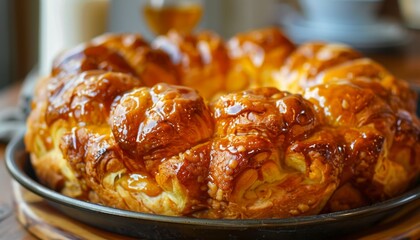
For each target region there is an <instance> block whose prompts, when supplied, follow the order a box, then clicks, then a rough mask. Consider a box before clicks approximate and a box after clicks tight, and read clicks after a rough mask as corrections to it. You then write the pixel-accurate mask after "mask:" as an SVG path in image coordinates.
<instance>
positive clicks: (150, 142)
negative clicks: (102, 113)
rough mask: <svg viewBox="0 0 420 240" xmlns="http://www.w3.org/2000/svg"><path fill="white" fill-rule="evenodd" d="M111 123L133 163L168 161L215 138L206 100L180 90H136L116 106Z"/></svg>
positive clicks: (159, 87)
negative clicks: (136, 160) (138, 161)
mask: <svg viewBox="0 0 420 240" xmlns="http://www.w3.org/2000/svg"><path fill="white" fill-rule="evenodd" d="M111 119H112V120H111V121H112V122H111V127H112V132H113V134H114V136H115V139H116V141H117V142H118V144H119V145H120V147H121V148H122V149H123V150H124V151H125V152H126V153H127V154H129V155H130V156H131V157H132V158H134V159H152V160H160V159H162V158H168V157H171V156H173V155H175V154H177V153H179V152H182V151H185V150H187V149H189V148H191V147H192V146H194V145H195V144H198V143H201V142H203V141H206V140H208V139H209V138H210V137H211V136H212V134H213V120H212V118H211V116H210V111H209V110H208V108H207V106H206V105H205V104H204V101H203V99H202V98H201V97H200V96H199V95H198V94H197V92H196V91H195V90H193V89H191V88H186V87H181V86H172V85H167V84H157V85H155V86H154V87H152V88H151V89H149V88H139V89H134V90H133V91H131V92H129V93H127V94H125V95H124V96H123V97H122V98H121V100H120V101H119V102H118V103H117V104H116V105H115V107H114V108H113V110H112V113H111Z"/></svg>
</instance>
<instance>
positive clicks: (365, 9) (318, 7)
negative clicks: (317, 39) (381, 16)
mask: <svg viewBox="0 0 420 240" xmlns="http://www.w3.org/2000/svg"><path fill="white" fill-rule="evenodd" d="M299 3H300V6H301V8H302V10H303V14H304V16H305V18H306V19H307V20H308V21H310V22H312V23H316V24H319V25H326V26H327V25H330V26H332V25H367V24H373V23H375V22H376V20H377V18H378V11H379V8H380V6H381V3H382V0H299Z"/></svg>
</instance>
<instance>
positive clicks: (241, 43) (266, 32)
mask: <svg viewBox="0 0 420 240" xmlns="http://www.w3.org/2000/svg"><path fill="white" fill-rule="evenodd" d="M227 49H228V53H229V56H230V58H231V59H232V66H231V68H230V71H229V75H228V77H227V79H226V81H227V83H226V90H227V91H228V92H232V91H239V90H244V89H247V88H254V87H265V86H276V83H275V79H273V75H272V72H273V71H275V70H277V69H279V68H280V67H281V66H282V65H283V64H284V62H285V61H286V58H287V57H288V55H289V54H290V53H291V52H292V51H293V50H294V49H295V46H294V44H293V43H292V42H291V41H290V40H289V39H288V38H287V37H286V36H285V35H284V34H283V33H282V32H281V31H280V30H279V29H278V28H266V29H260V30H257V31H249V32H246V33H241V34H238V35H236V36H234V37H233V38H231V39H230V40H229V41H228V42H227Z"/></svg>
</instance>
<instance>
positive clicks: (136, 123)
mask: <svg viewBox="0 0 420 240" xmlns="http://www.w3.org/2000/svg"><path fill="white" fill-rule="evenodd" d="M294 48H295V46H294V45H293V44H292V43H291V42H290V41H289V40H288V39H287V38H286V37H285V36H284V35H283V34H282V33H281V31H280V30H278V29H275V28H269V29H262V30H257V31H251V32H248V33H243V34H239V35H237V36H234V37H233V38H232V39H230V40H228V41H227V42H226V43H225V42H224V41H223V40H222V39H221V38H220V37H219V36H217V35H216V34H214V33H210V32H203V33H199V34H196V35H181V34H178V33H176V32H170V33H168V34H167V35H166V36H162V37H159V38H157V39H156V40H155V41H154V42H153V43H152V44H151V45H149V43H148V42H146V41H145V40H144V39H143V38H142V37H141V36H139V35H135V34H117V35H105V36H102V37H99V38H96V39H93V40H92V41H91V42H89V43H87V44H84V45H80V46H78V47H76V48H75V49H72V50H70V51H67V52H66V53H64V54H63V55H61V56H59V57H58V58H57V59H56V61H55V62H54V67H53V70H52V72H51V75H50V76H48V77H46V78H44V79H43V80H42V81H40V82H39V85H38V86H37V88H36V92H35V96H34V102H33V103H32V108H33V109H32V111H31V114H30V115H29V117H28V120H27V126H28V127H27V133H26V135H25V144H26V147H27V149H28V151H29V152H30V154H31V161H32V164H33V166H34V169H35V171H36V174H37V176H38V178H39V179H40V182H41V183H43V184H45V185H47V186H49V187H50V188H52V189H54V190H56V191H59V192H61V193H63V194H65V195H67V196H71V197H75V198H79V199H83V200H87V201H91V202H95V203H100V204H103V205H107V206H112V207H117V208H122V209H128V210H132V211H140V212H148V213H155V214H164V215H176V216H194V217H204V218H282V217H293V216H302V215H313V214H318V213H321V212H332V211H339V210H346V209H351V208H355V207H361V206H365V205H367V204H371V203H375V202H378V201H382V200H385V199H389V198H392V197H394V196H397V195H398V194H400V193H402V192H403V191H405V190H406V189H408V188H409V187H410V184H412V183H413V182H414V181H415V180H416V179H418V177H419V173H420V121H419V119H418V117H417V116H416V115H415V109H416V95H415V93H414V92H413V91H412V90H410V88H409V86H408V85H407V83H406V82H404V81H402V80H400V79H398V78H396V77H395V76H393V75H392V74H391V73H389V72H388V71H387V70H386V69H385V68H384V67H382V66H381V65H379V64H378V63H376V62H374V61H372V60H369V59H366V58H362V56H361V54H360V53H358V52H356V51H354V50H352V49H350V48H348V47H346V46H342V45H336V44H325V43H307V44H304V45H302V46H300V47H298V48H297V49H296V50H294ZM173 84H181V85H185V86H177V85H173ZM250 87H255V88H250ZM278 88H279V89H281V90H279V89H278ZM234 90H235V91H234ZM285 90H286V91H285ZM232 91H234V92H232ZM202 96H204V98H203V97H202Z"/></svg>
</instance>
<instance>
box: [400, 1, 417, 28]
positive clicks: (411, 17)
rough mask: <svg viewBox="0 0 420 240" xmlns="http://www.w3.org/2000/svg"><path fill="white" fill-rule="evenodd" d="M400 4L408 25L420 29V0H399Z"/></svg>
mask: <svg viewBox="0 0 420 240" xmlns="http://www.w3.org/2000/svg"><path fill="white" fill-rule="evenodd" d="M399 6H400V10H401V15H402V17H403V18H404V21H405V23H406V24H407V26H409V27H411V28H418V29H420V0H399Z"/></svg>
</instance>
